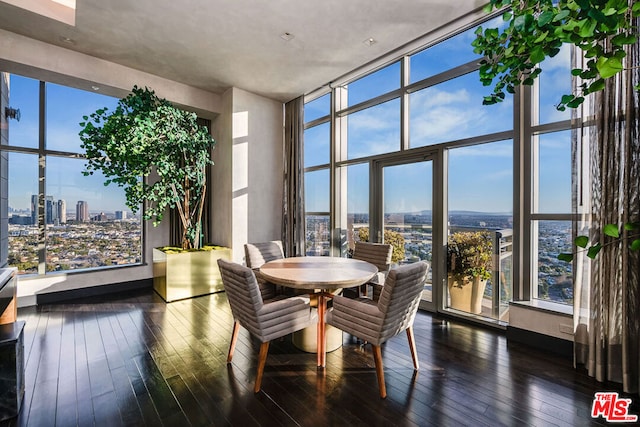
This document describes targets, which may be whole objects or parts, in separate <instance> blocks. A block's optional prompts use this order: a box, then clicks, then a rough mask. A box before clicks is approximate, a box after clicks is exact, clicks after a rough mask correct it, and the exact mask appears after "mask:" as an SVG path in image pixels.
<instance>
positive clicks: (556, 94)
mask: <svg viewBox="0 0 640 427" xmlns="http://www.w3.org/2000/svg"><path fill="white" fill-rule="evenodd" d="M540 68H541V69H542V73H540V75H539V76H538V85H537V88H538V104H539V105H538V111H539V117H534V120H535V119H536V118H537V119H538V120H539V123H540V124H543V123H550V122H557V121H560V120H568V119H570V118H571V112H572V110H571V108H567V109H566V110H565V111H558V110H557V109H556V105H558V103H559V102H560V98H562V95H568V94H571V93H572V90H571V89H572V84H571V78H572V77H571V47H570V45H568V44H565V45H563V46H562V48H561V49H560V53H558V54H557V55H556V56H554V57H553V58H548V59H546V60H545V61H544V62H542V63H541V64H540Z"/></svg>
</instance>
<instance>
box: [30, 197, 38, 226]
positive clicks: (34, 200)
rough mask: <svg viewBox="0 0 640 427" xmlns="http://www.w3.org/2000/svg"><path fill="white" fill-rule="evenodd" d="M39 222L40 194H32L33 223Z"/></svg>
mask: <svg viewBox="0 0 640 427" xmlns="http://www.w3.org/2000/svg"><path fill="white" fill-rule="evenodd" d="M37 223H38V195H37V194H32V195H31V224H34V225H35V224H37Z"/></svg>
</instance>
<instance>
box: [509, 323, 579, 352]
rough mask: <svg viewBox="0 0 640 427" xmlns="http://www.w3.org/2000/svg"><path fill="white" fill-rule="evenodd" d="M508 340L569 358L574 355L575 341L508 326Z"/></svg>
mask: <svg viewBox="0 0 640 427" xmlns="http://www.w3.org/2000/svg"><path fill="white" fill-rule="evenodd" d="M506 336H507V341H513V342H517V343H519V344H525V345H528V346H530V347H534V348H536V349H538V350H543V351H546V352H550V353H555V354H557V355H559V356H564V357H568V358H572V357H573V341H569V340H563V339H562V338H557V337H552V336H550V335H544V334H540V333H538V332H533V331H527V330H526V329H520V328H515V327H513V326H507V334H506Z"/></svg>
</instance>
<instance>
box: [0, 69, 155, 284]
mask: <svg viewBox="0 0 640 427" xmlns="http://www.w3.org/2000/svg"><path fill="white" fill-rule="evenodd" d="M2 74H3V76H4V77H5V80H6V82H7V84H6V87H3V90H5V91H7V93H8V95H9V96H8V102H9V104H10V105H11V107H12V108H14V109H15V110H16V111H17V110H19V112H20V113H19V115H18V116H17V117H15V118H14V119H11V120H8V121H7V129H6V131H7V136H8V138H7V140H6V142H5V140H4V139H3V146H2V151H3V153H6V154H7V156H8V218H9V240H8V246H9V248H8V263H9V265H10V266H12V267H16V268H17V269H18V273H19V274H33V275H36V274H37V275H43V274H46V273H52V272H69V271H76V270H87V269H96V268H105V267H114V266H123V265H132V264H139V263H140V262H141V260H142V244H141V242H142V239H141V236H142V232H141V230H142V228H141V221H140V216H139V215H140V213H139V212H138V214H136V215H133V214H132V213H131V210H130V209H129V208H128V207H127V206H126V205H125V196H124V192H123V191H122V190H121V189H120V188H119V187H116V186H108V187H105V186H104V177H103V176H101V175H100V174H98V173H94V174H93V175H90V176H85V175H84V174H83V170H84V161H83V154H82V153H83V150H82V148H81V146H80V143H81V142H80V138H79V136H78V133H79V131H80V122H82V121H83V116H87V115H89V114H91V113H92V112H94V111H95V110H96V109H98V108H103V107H107V108H110V109H113V108H115V106H116V104H117V101H118V100H117V99H116V98H112V97H109V96H105V95H102V94H99V93H95V92H89V91H84V90H79V89H75V88H71V87H68V86H62V85H57V84H53V83H48V82H44V81H39V80H34V79H31V78H27V77H23V76H20V75H16V74H9V73H2Z"/></svg>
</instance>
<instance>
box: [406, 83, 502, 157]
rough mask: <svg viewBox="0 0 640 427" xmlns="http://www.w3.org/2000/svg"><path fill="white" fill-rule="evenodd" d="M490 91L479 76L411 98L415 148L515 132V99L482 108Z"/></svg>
mask: <svg viewBox="0 0 640 427" xmlns="http://www.w3.org/2000/svg"><path fill="white" fill-rule="evenodd" d="M486 92H487V88H486V87H484V86H482V83H480V80H479V79H478V76H477V74H476V73H471V74H466V75H464V76H461V77H458V78H455V79H452V80H449V81H446V82H444V83H441V84H438V85H436V86H431V87H428V88H426V89H423V90H421V91H418V92H414V93H412V94H411V95H410V96H409V102H410V106H411V108H410V113H409V136H410V140H409V141H410V145H411V147H423V146H425V145H432V144H438V143H442V142H449V141H455V140H458V139H464V138H471V137H474V136H480V135H486V134H490V133H494V132H500V131H506V130H511V129H513V98H512V97H507V98H506V99H505V100H504V101H503V102H501V103H498V104H496V105H482V97H483V96H484V95H486Z"/></svg>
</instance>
